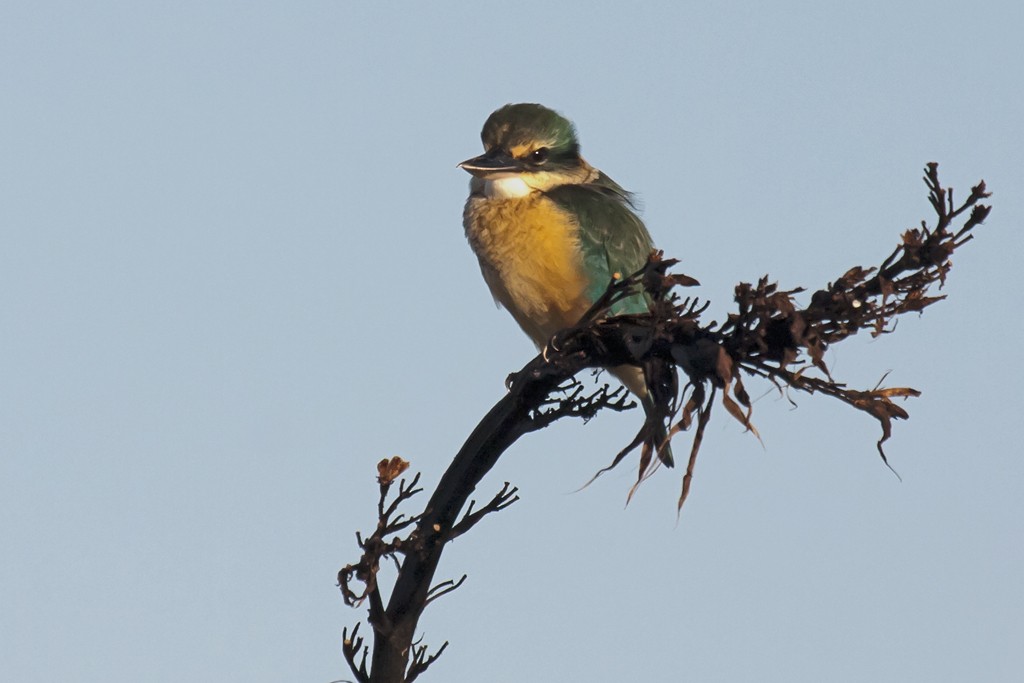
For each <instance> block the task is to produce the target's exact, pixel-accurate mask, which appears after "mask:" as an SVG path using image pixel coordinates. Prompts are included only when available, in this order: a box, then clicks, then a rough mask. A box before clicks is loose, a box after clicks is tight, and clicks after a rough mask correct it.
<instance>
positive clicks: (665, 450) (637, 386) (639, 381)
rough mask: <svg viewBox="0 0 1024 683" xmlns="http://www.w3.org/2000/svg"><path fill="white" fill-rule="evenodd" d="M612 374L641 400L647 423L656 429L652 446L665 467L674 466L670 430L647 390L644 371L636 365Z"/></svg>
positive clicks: (652, 435) (614, 370) (619, 367)
mask: <svg viewBox="0 0 1024 683" xmlns="http://www.w3.org/2000/svg"><path fill="white" fill-rule="evenodd" d="M611 373H612V374H613V375H615V376H616V377H617V378H618V379H619V381H620V382H622V383H623V384H625V385H626V388H627V389H629V390H630V391H631V392H633V395H634V396H636V397H637V398H638V399H640V404H641V405H643V407H644V414H645V415H646V416H647V423H648V424H649V425H652V427H653V429H654V431H653V433H652V434H651V441H650V443H651V446H652V447H653V448H654V449H655V452H656V453H657V454H658V459H659V460H661V462H662V463H663V464H664V465H665V467H672V466H674V465H675V460H674V459H673V458H672V445H671V443H670V442H669V439H668V430H667V429H666V428H665V421H664V420H663V419H662V418H661V416H659V415H658V414H657V410H656V408H655V405H654V400H653V399H652V398H651V394H650V392H649V391H648V390H647V380H646V379H645V378H644V371H643V369H642V368H638V367H637V366H635V365H619V366H617V367H614V368H611Z"/></svg>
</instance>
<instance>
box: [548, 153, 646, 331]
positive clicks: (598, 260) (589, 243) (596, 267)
mask: <svg viewBox="0 0 1024 683" xmlns="http://www.w3.org/2000/svg"><path fill="white" fill-rule="evenodd" d="M547 195H548V197H550V198H551V200H552V201H554V202H555V203H556V204H558V205H559V206H560V207H561V208H563V209H564V210H566V211H567V212H569V213H570V214H571V215H574V216H576V217H577V219H578V221H579V226H580V244H581V247H582V249H583V259H584V270H585V271H586V273H587V277H588V278H589V280H590V285H589V287H588V288H587V296H588V297H589V298H590V300H591V301H593V300H596V299H597V298H598V297H600V296H601V295H602V294H603V293H604V291H605V289H607V287H608V283H609V282H610V281H611V279H612V274H613V273H620V274H621V275H623V276H626V275H630V274H632V273H634V272H636V271H637V270H639V269H640V268H642V267H643V265H644V263H646V262H647V256H648V255H649V254H650V253H651V249H653V248H654V245H653V243H652V241H651V236H650V234H649V233H648V232H647V228H646V227H644V223H643V221H641V220H640V217H639V216H637V215H636V214H635V213H634V212H633V207H632V204H631V202H630V195H629V193H628V192H626V191H625V190H623V189H622V188H621V187H619V185H618V184H617V183H616V182H615V181H614V180H612V179H611V178H609V177H608V176H606V175H604V174H603V173H601V174H600V175H599V176H598V178H597V179H596V180H595V181H594V182H592V183H587V184H584V185H560V186H558V187H555V188H553V189H551V190H549V191H548V192H547ZM647 306H648V299H647V296H646V295H642V294H637V295H635V296H632V297H629V298H628V299H624V300H622V301H620V302H619V303H617V304H616V305H615V306H614V307H613V308H612V313H613V314H620V313H643V312H644V311H646V310H647Z"/></svg>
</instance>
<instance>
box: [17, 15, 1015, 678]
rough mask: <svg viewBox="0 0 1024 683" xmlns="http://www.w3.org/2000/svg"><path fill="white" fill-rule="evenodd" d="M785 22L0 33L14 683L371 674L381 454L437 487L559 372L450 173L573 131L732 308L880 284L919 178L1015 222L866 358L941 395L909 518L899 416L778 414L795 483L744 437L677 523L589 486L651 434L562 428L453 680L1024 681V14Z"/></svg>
mask: <svg viewBox="0 0 1024 683" xmlns="http://www.w3.org/2000/svg"><path fill="white" fill-rule="evenodd" d="M378 5H379V3H378ZM769 5H770V8H769ZM769 5H765V4H762V3H743V4H729V3H694V2H673V3H650V4H644V5H640V4H627V3H621V2H620V3H551V2H545V3H530V2H522V3H516V4H508V3H503V4H498V3H463V4H459V5H456V4H444V3H434V4H431V5H429V6H428V5H423V4H418V5H411V4H410V5H408V6H394V5H393V6H390V7H386V8H381V7H379V6H377V5H372V6H371V5H369V4H367V6H366V7H363V6H357V5H355V4H353V3H347V2H319V3H264V2H233V3H208V2H202V3H199V2H177V3H165V4H156V3H137V2H120V3H115V2H106V3H101V2H97V3H81V2H65V3H48V2H13V1H11V0H8V1H6V2H3V3H2V4H0V92H2V93H3V94H2V100H0V319H2V328H0V358H2V361H0V548H2V549H3V550H2V555H0V679H2V680H5V681H82V682H92V681H103V682H105V683H110V682H118V681H139V680H144V681H244V682H245V683H262V682H276V681H305V682H307V683H327V682H328V681H332V680H335V679H339V678H347V677H348V676H349V674H348V671H347V669H346V667H345V664H344V662H343V660H342V657H341V653H340V634H341V629H342V627H343V626H350V625H352V624H354V623H355V622H356V621H357V620H359V619H362V618H364V617H365V610H352V609H349V608H347V607H345V606H344V605H343V604H342V600H341V596H340V595H339V594H338V591H337V589H336V587H335V585H334V581H335V575H336V572H337V570H338V569H339V568H340V567H341V566H342V565H344V564H345V563H346V562H349V561H351V560H353V559H355V557H356V548H355V542H354V538H353V532H354V531H355V530H356V529H368V528H370V527H371V525H372V523H373V509H374V502H375V485H374V473H375V471H374V464H375V463H376V461H377V460H378V459H380V458H382V457H387V456H391V455H396V454H397V455H401V456H402V457H404V458H406V459H408V460H410V461H412V463H413V467H414V468H415V469H418V470H422V471H423V473H424V480H425V482H427V483H428V484H433V483H434V482H436V480H437V478H438V477H439V476H440V474H441V472H442V471H443V469H444V467H445V465H446V463H447V462H448V461H449V460H450V458H451V456H452V454H453V453H454V452H455V450H456V449H457V448H458V446H459V445H460V443H461V441H462V439H463V438H464V437H465V436H466V435H467V434H468V432H469V430H470V429H471V427H472V426H473V425H474V424H475V423H476V421H477V420H478V419H479V418H480V417H481V416H482V415H483V414H484V412H486V410H487V409H488V408H489V406H490V405H491V404H492V403H493V402H494V401H495V400H496V399H498V398H499V397H500V396H501V395H502V392H503V386H502V382H503V380H504V378H505V376H506V375H507V374H508V373H509V372H510V371H513V370H515V369H518V368H519V367H520V366H521V365H522V364H523V363H524V362H526V360H528V358H529V357H530V356H531V354H532V352H533V351H532V346H531V345H530V343H529V342H528V341H527V340H526V338H525V336H524V335H522V334H521V333H520V332H519V330H518V329H517V328H516V327H515V325H514V323H513V322H512V321H511V319H510V318H509V316H508V315H507V314H506V313H505V312H503V311H497V310H496V309H495V308H494V306H493V304H492V303H491V299H490V296H489V295H488V293H487V290H486V287H485V285H484V283H483V281H482V279H481V277H480V274H479V271H478V268H477V265H476V261H475V258H474V257H473V255H472V253H471V252H470V250H469V248H468V246H467V245H466V243H465V239H464V237H463V234H462V228H461V222H460V221H461V212H462V203H463V201H464V197H465V194H466V184H467V177H466V175H465V173H464V172H462V171H460V170H458V169H457V168H456V167H455V165H456V164H457V163H458V162H459V161H461V160H463V159H465V158H468V157H470V156H473V155H475V154H477V153H478V152H479V149H480V146H479V145H480V143H479V137H478V135H479V130H480V126H481V125H482V123H483V121H484V119H485V118H486V116H487V115H488V114H489V113H490V112H491V111H492V110H493V109H494V108H496V107H498V106H500V105H502V104H504V103H506V102H514V101H537V102H542V103H545V104H547V105H549V106H552V107H555V108H557V109H559V110H560V111H562V112H564V113H565V114H566V115H568V116H569V117H570V118H572V119H573V120H575V122H576V124H577V126H578V128H579V131H580V135H581V139H582V144H583V151H584V154H585V155H586V156H587V158H588V160H589V161H591V162H592V163H594V164H595V165H596V166H598V167H600V168H602V169H603V170H605V171H606V172H608V173H609V174H610V175H611V176H612V177H613V178H615V179H616V180H617V181H618V182H619V183H621V184H622V185H624V186H625V187H627V188H629V189H632V190H635V191H637V192H638V193H639V195H640V197H641V199H642V201H643V205H644V207H645V213H644V216H645V219H646V221H647V223H648V226H649V227H650V230H651V232H652V233H653V235H654V236H655V240H656V241H657V243H658V244H659V246H661V247H662V248H664V249H665V250H666V251H667V252H668V254H669V255H672V256H678V257H681V258H682V259H683V266H684V269H685V271H686V272H687V273H689V274H691V275H693V276H695V277H697V278H699V279H700V280H701V282H702V283H703V287H702V288H701V290H700V294H701V296H704V297H708V298H710V299H712V301H713V305H712V307H711V310H710V314H711V317H712V318H714V317H718V318H719V319H721V316H723V315H725V313H726V312H727V311H728V310H729V304H730V300H731V290H732V286H733V285H734V284H735V283H736V282H737V281H739V280H741V279H746V280H752V279H755V278H757V277H759V276H760V275H762V274H764V273H766V272H767V273H770V274H771V275H772V276H774V277H776V278H778V279H780V280H781V282H782V284H783V285H785V286H795V285H806V286H810V287H816V286H820V285H821V284H823V283H824V282H826V281H827V280H828V279H830V278H834V277H836V276H837V275H839V274H841V273H842V272H843V271H844V270H845V269H846V268H847V267H849V266H852V265H855V264H862V265H870V264H872V263H877V262H878V261H880V260H881V259H882V258H884V257H885V256H886V255H887V254H888V252H889V251H890V249H891V247H892V246H893V245H894V244H895V242H896V240H897V239H898V236H899V234H900V232H901V231H902V230H904V229H906V228H909V227H912V226H914V225H916V224H917V223H918V221H919V220H920V219H922V218H927V217H929V211H930V209H929V206H928V204H927V201H926V194H925V188H924V185H923V183H921V181H920V176H921V169H922V167H923V165H924V164H925V163H926V162H928V161H938V162H940V164H941V166H940V172H941V177H942V178H943V180H944V181H945V182H946V183H948V184H952V185H954V186H955V187H956V188H957V190H958V192H959V196H964V195H965V194H966V192H967V191H968V190H969V187H970V185H971V184H972V183H974V182H975V181H976V180H978V179H979V178H981V177H984V178H985V180H986V181H988V183H989V186H990V188H991V189H992V190H993V191H994V192H995V197H994V199H993V201H994V204H995V210H994V213H993V214H992V217H991V218H990V220H989V223H988V224H987V225H986V226H984V227H983V228H982V229H980V231H979V235H978V239H977V240H976V241H975V242H974V243H972V244H970V245H969V246H968V247H967V248H966V249H965V250H964V251H963V254H962V255H959V256H958V257H957V258H956V259H955V263H956V267H955V268H954V270H953V272H952V277H951V281H950V284H949V287H948V289H947V293H948V294H949V300H948V301H946V302H944V303H942V304H940V305H938V306H936V307H935V308H933V309H930V310H929V311H928V312H927V313H926V314H925V315H924V316H922V317H920V318H918V317H913V318H909V319H906V320H903V321H902V322H901V323H900V325H899V329H898V331H897V333H896V334H895V335H892V336H890V337H886V338H883V339H879V340H874V341H872V340H871V339H869V338H868V337H864V338H857V339H853V340H850V341H849V342H848V343H844V344H843V345H841V346H840V347H838V348H837V349H836V350H835V351H834V352H833V353H831V354H830V357H829V361H830V363H831V364H832V366H833V367H834V370H835V373H836V375H837V376H838V377H839V378H842V379H845V380H848V381H850V382H851V383H852V384H854V385H857V386H864V387H868V386H873V385H874V384H875V383H876V382H877V380H878V379H879V378H880V377H881V376H882V374H883V373H885V372H889V371H891V374H890V375H889V378H888V380H887V381H888V382H889V383H890V384H892V385H910V386H914V387H917V388H918V389H921V390H922V391H923V392H924V394H923V396H922V397H921V398H920V399H917V400H914V401H912V402H910V404H909V405H908V408H909V410H910V413H911V419H910V421H909V422H906V423H900V424H898V425H896V432H895V436H894V438H893V439H892V440H891V441H890V443H889V446H888V453H889V456H890V461H891V462H892V464H893V466H894V467H895V468H896V469H897V470H898V471H899V472H900V474H901V475H902V477H903V482H902V483H900V482H899V481H897V479H896V478H895V477H894V476H893V475H892V474H891V473H890V472H889V471H888V470H887V469H886V468H885V467H884V466H883V465H882V464H881V462H880V461H879V459H878V457H877V454H876V453H875V448H874V443H875V439H876V438H877V429H876V426H875V424H874V423H873V422H872V421H871V420H870V419H869V418H867V417H865V416H862V415H860V414H856V413H854V412H853V411H851V410H849V409H847V408H845V407H844V406H841V405H837V404H835V403H833V402H831V401H829V400H828V399H825V398H819V397H798V398H797V400H798V402H799V404H800V407H799V408H798V409H797V410H795V411H794V410H791V409H790V406H789V404H788V403H787V402H786V401H785V400H783V399H780V398H778V396H777V395H775V394H773V393H771V392H768V391H767V387H764V386H759V385H756V384H754V385H753V386H751V387H750V389H751V394H752V395H753V396H755V397H760V398H759V400H758V401H757V403H756V406H755V414H754V421H755V424H756V425H757V427H758V428H759V430H760V432H761V434H762V437H763V439H764V444H765V446H764V448H762V446H761V445H760V444H759V443H758V442H757V440H756V439H754V438H752V437H751V436H750V435H745V434H743V433H742V430H741V429H740V427H739V426H738V425H737V424H735V423H734V422H733V421H732V420H730V419H728V418H727V417H726V416H725V414H724V412H723V411H718V412H719V414H718V415H717V417H716V418H715V419H714V421H713V422H712V425H711V427H710V429H709V433H708V437H707V439H706V441H705V444H704V448H703V452H702V456H701V460H700V462H699V463H698V470H697V476H696V480H695V482H694V488H693V491H692V494H691V497H690V500H689V501H688V503H687V507H686V509H685V510H684V513H683V517H682V520H681V522H680V523H679V524H678V526H677V525H676V518H675V501H676V496H677V494H678V487H679V473H678V472H669V471H664V470H662V471H660V472H658V474H657V476H656V477H654V478H653V479H652V480H651V481H648V482H647V483H646V484H645V485H644V486H643V487H642V489H641V490H640V492H639V493H638V495H637V496H636V497H635V498H634V501H633V503H632V504H631V505H630V506H629V508H627V509H623V503H624V501H625V495H626V492H627V490H628V489H629V486H630V484H631V483H632V478H633V470H632V468H631V467H626V468H623V469H622V470H621V471H617V472H615V473H613V474H611V475H608V476H605V477H603V478H602V479H601V480H599V481H598V482H597V483H595V484H594V485H592V486H590V487H589V488H588V489H586V490H584V491H581V492H578V493H573V491H575V490H576V489H577V488H578V487H579V486H580V485H581V484H582V483H584V482H585V481H586V480H587V479H589V478H590V476H591V475H592V474H593V473H594V472H595V471H596V470H597V469H598V468H600V467H602V466H604V465H605V464H607V462H608V461H609V460H610V459H611V457H612V455H613V454H614V452H615V450H616V449H617V447H618V446H620V445H621V444H623V443H624V442H625V441H627V440H628V439H629V438H630V437H631V435H632V433H633V430H634V429H635V426H636V424H637V421H638V420H639V419H640V416H639V415H635V414H627V415H622V416H611V415H609V416H601V417H599V418H598V419H596V420H594V421H593V422H592V423H590V424H589V425H586V426H581V425H579V424H572V423H566V424H559V425H556V426H555V427H553V428H551V429H549V430H547V431H545V432H542V433H538V434H534V435H530V436H528V437H527V438H524V439H523V440H522V441H521V442H520V443H519V444H517V445H516V446H515V447H514V448H513V449H512V450H511V451H510V452H509V453H507V454H506V456H505V457H504V458H503V459H502V461H501V462H500V463H499V465H498V466H497V467H496V468H495V470H494V471H493V473H492V474H491V475H490V477H489V478H488V479H487V480H486V481H485V482H484V485H483V488H482V490H481V495H482V496H483V497H487V496H489V495H490V493H491V492H492V491H496V490H497V489H498V488H500V486H501V483H502V482H503V481H506V480H507V481H511V482H513V483H514V484H516V485H518V486H519V487H520V490H521V493H520V495H521V496H522V500H521V502H519V503H518V504H516V505H515V506H513V507H512V508H510V509H509V510H507V511H505V512H504V513H502V514H500V515H497V516H493V517H491V518H489V519H488V520H487V521H486V522H485V523H484V524H483V525H481V526H480V527H478V528H477V529H476V530H474V531H473V533H471V534H469V535H467V536H465V537H463V538H461V539H460V540H459V541H458V542H457V543H456V544H455V545H454V546H453V547H452V548H451V549H450V551H449V553H448V555H447V556H446V559H445V561H444V562H443V564H442V567H441V571H440V575H441V576H440V578H446V577H458V576H460V575H461V574H462V573H464V572H465V573H468V574H469V580H468V581H467V583H466V584H465V586H463V587H462V588H461V589H460V590H459V591H458V592H456V593H455V594H453V595H451V596H448V597H447V598H445V599H443V600H442V601H440V602H438V603H436V604H435V605H434V606H432V607H431V608H430V609H429V611H428V612H427V614H426V617H425V619H424V620H423V622H422V624H421V631H422V632H423V633H424V634H425V642H428V643H431V644H433V645H435V646H436V645H440V644H441V643H442V642H443V641H444V640H446V639H447V640H450V641H451V646H450V647H449V649H448V651H447V653H446V654H445V655H444V656H443V657H442V659H441V660H440V661H439V662H438V663H437V664H436V665H435V667H434V668H433V669H432V670H431V672H429V674H428V678H425V679H423V680H431V681H471V680H487V681H509V682H512V681H525V680H529V681H565V680H587V681H601V682H604V681H609V682H611V681H622V680H636V679H643V680H649V681H680V680H686V681H691V680H692V681H787V682H792V681H808V682H810V681H873V682H881V681H925V680H927V681H965V680H984V681H1016V680H1020V677H1021V675H1022V674H1021V671H1022V669H1024V647H1022V646H1021V644H1022V643H1024V581H1022V578H1021V577H1022V576H1024V547H1022V540H1021V539H1022V538H1024V514H1022V513H1024V503H1022V499H1021V494H1020V487H1021V481H1022V478H1024V463H1022V457H1021V454H1020V451H1021V447H1020V445H1019V442H1020V436H1019V434H1018V430H1017V429H1016V427H1017V426H1018V424H1019V422H1020V411H1021V409H1022V408H1024V402H1022V401H1021V398H1020V391H1021V389H1020V384H1021V380H1022V379H1024V377H1022V372H1021V370H1020V365H1019V359H1018V358H1017V355H1018V346H1019V338H1020V335H1021V334H1022V333H1024V326H1022V324H1021V316H1020V306H1021V304H1020V301H1019V291H1018V290H1019V286H1018V285H1017V284H1016V282H1017V280H1016V278H1017V273H1018V271H1019V269H1020V259H1021V258H1022V257H1024V240H1022V237H1021V222H1022V218H1024V201H1022V199H1021V194H1020V189H1021V187H1022V186H1024V172H1022V170H1021V169H1022V166H1021V156H1022V153H1024V134H1022V133H1021V121H1024V94H1022V93H1024V48H1022V47H1021V43H1020V41H1021V35H1022V34H1024V5H1022V4H1021V3H1019V2H1011V1H1007V2H1002V3H952V2H950V3H944V2H907V3H892V2H884V3H883V2H875V3H846V2H806V3H770V4H769ZM969 7H973V8H974V9H969ZM676 449H677V451H683V450H685V446H684V445H683V444H682V443H680V444H679V445H677V447H676Z"/></svg>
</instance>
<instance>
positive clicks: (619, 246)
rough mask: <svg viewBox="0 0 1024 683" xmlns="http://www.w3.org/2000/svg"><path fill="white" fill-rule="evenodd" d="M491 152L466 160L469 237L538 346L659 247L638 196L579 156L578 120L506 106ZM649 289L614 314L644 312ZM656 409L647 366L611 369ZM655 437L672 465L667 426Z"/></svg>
mask: <svg viewBox="0 0 1024 683" xmlns="http://www.w3.org/2000/svg"><path fill="white" fill-rule="evenodd" d="M480 137H481V139H482V141H483V145H484V153H483V154H481V155H480V156H477V157H474V158H472V159H468V160H466V161H463V162H462V163H461V164H459V167H460V168H462V169H464V170H466V171H468V172H469V174H470V175H471V176H472V178H471V179H470V182H469V199H468V200H467V201H466V208H465V211H464V213H463V226H464V227H465V230H466V237H467V239H468V240H469V244H470V246H471V247H472V249H473V251H474V252H475V253H476V256H477V258H478V259H479V261H480V270H481V271H482V272H483V276H484V280H485V281H486V283H487V286H488V287H489V288H490V290H491V294H492V295H493V296H494V299H495V301H496V302H497V303H498V304H499V305H500V306H503V307H504V308H506V309H507V310H508V311H509V313H511V314H512V317H513V318H515V320H516V322H517V323H519V326H520V327H521V328H522V329H523V331H524V332H525V333H526V334H527V336H529V337H530V339H531V340H533V343H534V344H536V345H537V347H538V348H539V349H544V348H545V347H546V346H547V344H548V342H549V341H550V340H551V339H552V337H553V336H554V335H555V334H556V333H557V332H559V331H560V330H563V329H565V328H568V327H571V326H572V325H574V324H576V323H577V322H579V320H580V318H581V317H582V316H583V314H584V313H586V312H587V311H588V310H589V309H590V307H591V305H592V304H593V303H594V302H595V301H596V300H597V299H598V298H599V297H600V296H601V295H602V294H603V293H604V292H605V290H606V289H607V287H608V284H609V283H610V282H611V281H612V279H613V278H616V279H617V278H620V277H624V276H626V275H630V274H632V273H634V272H636V271H637V270H639V269H640V268H642V267H643V265H644V264H645V263H646V261H647V258H648V256H649V255H650V253H651V250H652V249H653V248H654V245H653V243H652V240H651V236H650V234H649V233H648V232H647V228H646V227H645V226H644V223H643V221H642V220H640V217H639V216H638V215H637V213H636V207H635V205H634V203H633V198H632V195H631V194H630V193H629V192H627V191H626V190H624V189H623V188H622V187H621V186H620V185H619V184H618V183H616V182H615V181H614V180H612V179H611V178H609V177H608V176H607V175H605V174H604V173H602V172H601V171H599V170H598V169H596V168H594V167H593V166H591V165H590V164H589V163H587V162H586V161H585V160H584V159H583V157H582V156H580V144H579V140H578V138H577V135H576V129H575V127H574V126H573V124H572V122H571V121H569V120H568V119H567V118H565V117H564V116H562V115H561V114H559V113H558V112H556V111H553V110H552V109H549V108H547V107H545V106H543V105H540V104H529V103H523V104H507V105H505V106H504V107H501V108H500V109H498V110H496V111H495V112H494V113H492V114H491V115H490V117H488V119H487V121H486V122H485V123H484V127H483V130H482V132H481V133H480ZM649 305H650V300H649V298H648V297H647V296H646V295H645V294H642V293H637V294H635V295H633V296H631V297H628V298H626V299H623V300H622V301H619V302H618V303H617V304H616V305H615V306H613V307H612V310H611V314H612V315H619V314H630V313H643V312H646V311H647V310H648V307H649ZM610 371H611V372H612V374H613V375H615V376H616V377H617V378H618V379H619V380H620V381H621V382H622V383H623V384H625V385H626V387H627V388H628V389H629V390H630V391H631V392H633V394H634V395H635V396H637V397H638V398H639V399H640V401H641V403H642V404H643V406H644V409H645V410H646V411H648V412H650V411H651V410H652V408H653V402H652V401H651V398H650V395H649V392H648V389H647V382H646V380H645V378H644V374H643V370H642V369H641V368H639V367H636V366H631V365H622V366H618V367H615V368H610ZM658 424H659V428H660V432H659V433H657V434H655V435H654V438H655V441H656V445H657V446H662V447H661V448H660V449H659V453H658V454H659V457H660V458H661V460H662V462H663V463H665V464H666V465H668V466H670V467H671V466H672V453H671V450H670V449H669V447H668V444H667V443H665V429H664V424H663V423H661V422H660V421H659V422H658Z"/></svg>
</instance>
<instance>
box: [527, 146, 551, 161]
mask: <svg viewBox="0 0 1024 683" xmlns="http://www.w3.org/2000/svg"><path fill="white" fill-rule="evenodd" d="M547 160H548V148H547V147H541V148H540V149H535V150H533V151H532V152H530V161H532V162H533V163H535V164H543V163H544V162H545V161H547Z"/></svg>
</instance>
